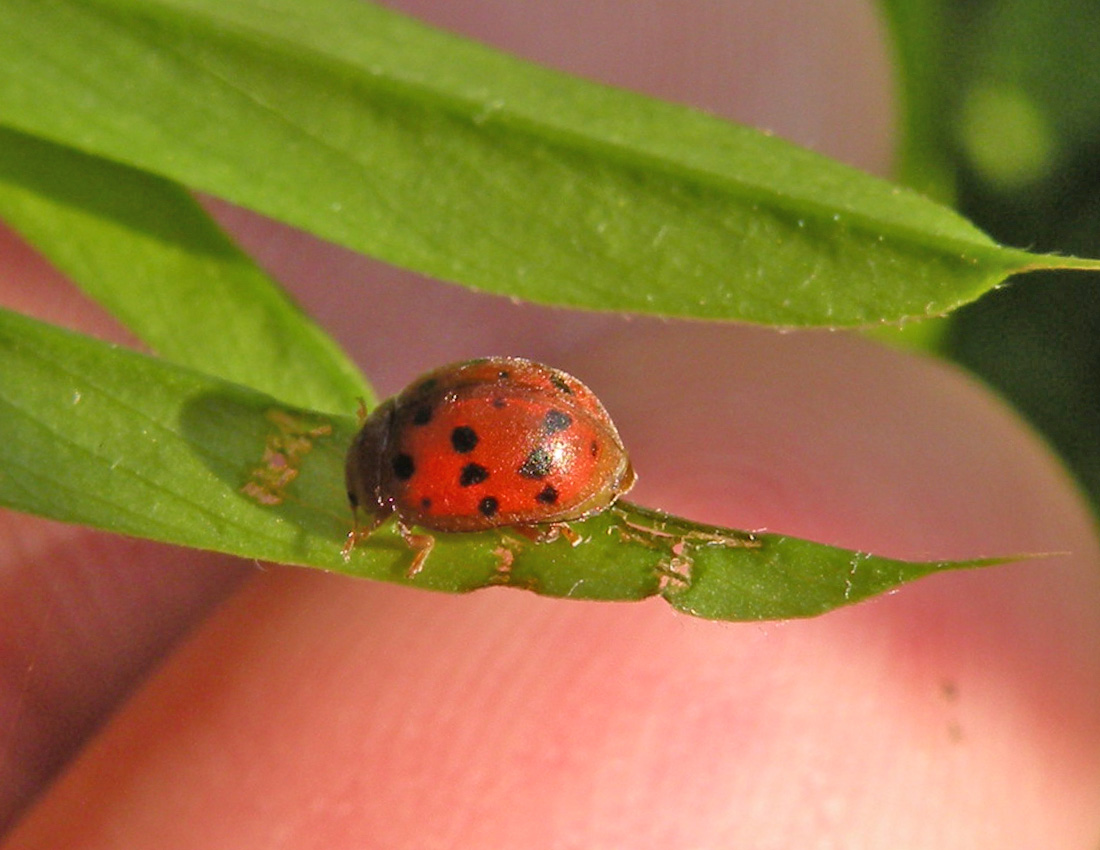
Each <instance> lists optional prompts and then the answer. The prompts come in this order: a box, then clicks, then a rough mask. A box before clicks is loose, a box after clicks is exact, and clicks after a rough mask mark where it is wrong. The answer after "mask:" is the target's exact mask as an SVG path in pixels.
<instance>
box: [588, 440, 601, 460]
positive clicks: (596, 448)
mask: <svg viewBox="0 0 1100 850" xmlns="http://www.w3.org/2000/svg"><path fill="white" fill-rule="evenodd" d="M588 453H589V454H590V455H592V457H598V456H599V454H600V444H599V443H597V442H596V441H595V440H593V441H592V443H591V444H590V445H589V446H588Z"/></svg>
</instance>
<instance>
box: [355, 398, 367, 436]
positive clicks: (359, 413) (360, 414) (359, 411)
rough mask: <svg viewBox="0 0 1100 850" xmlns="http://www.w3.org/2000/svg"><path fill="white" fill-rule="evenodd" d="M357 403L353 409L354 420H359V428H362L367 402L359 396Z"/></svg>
mask: <svg viewBox="0 0 1100 850" xmlns="http://www.w3.org/2000/svg"><path fill="white" fill-rule="evenodd" d="M357 401H358V402H359V405H358V407H356V408H355V418H356V419H358V420H359V427H360V428H362V427H363V425H365V424H366V421H367V415H368V414H367V400H366V399H365V398H363V397H362V396H359V398H358V399H357Z"/></svg>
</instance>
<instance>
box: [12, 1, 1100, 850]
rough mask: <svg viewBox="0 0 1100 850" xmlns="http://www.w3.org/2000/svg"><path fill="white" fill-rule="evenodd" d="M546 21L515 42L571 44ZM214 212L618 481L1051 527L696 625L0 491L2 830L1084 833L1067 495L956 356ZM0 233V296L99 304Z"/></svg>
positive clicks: (952, 529) (964, 544)
mask: <svg viewBox="0 0 1100 850" xmlns="http://www.w3.org/2000/svg"><path fill="white" fill-rule="evenodd" d="M473 5H474V6H479V5H480V6H483V7H485V8H487V9H489V10H490V11H487V12H486V13H485V15H486V18H487V19H493V20H497V19H499V16H497V18H494V17H493V15H492V14H490V12H491V11H493V10H492V8H491V6H492V5H493V4H489V3H485V4H473ZM496 5H499V4H496ZM546 5H547V6H549V5H551V4H546ZM605 5H606V4H605ZM601 8H602V7H601ZM418 11H430V6H429V4H427V3H422V4H420V6H419V7H418ZM603 13H604V14H608V15H610V14H611V13H610V12H609V11H607V10H606V9H604V11H603ZM563 14H564V13H563ZM828 14H829V15H835V14H836V13H835V10H834V11H830V12H829V13H828ZM697 15H698V19H696V20H695V24H696V25H697V26H699V27H700V29H702V25H701V24H700V21H701V20H703V19H704V18H705V15H704V13H702V12H697ZM691 20H692V19H691V18H690V16H689V17H687V18H686V19H685V21H684V24H685V26H686V27H687V26H689V25H690V22H691ZM564 21H565V19H564V18H563V19H562V21H561V22H559V24H558V28H557V29H554V28H553V27H549V26H546V25H545V21H544V22H542V23H543V24H544V26H543V27H542V29H540V30H539V32H540V38H542V39H550V40H551V42H550V43H554V42H553V39H558V41H557V42H556V43H558V44H572V43H573V42H574V41H575V40H576V38H577V37H578V36H577V30H572V31H571V30H570V29H569V28H568V26H567V25H566V23H565V22H564ZM521 23H522V21H519V20H518V19H516V20H513V19H506V20H505V24H512V25H515V26H517V27H518V26H519V25H520V24H521ZM822 25H823V26H824V25H825V24H822ZM608 26H609V27H610V26H611V25H610V24H608ZM685 32H686V33H688V34H683V35H682V39H689V41H690V30H685ZM505 35H507V34H505ZM505 35H501V33H500V32H497V31H493V32H487V33H486V36H487V37H489V36H494V37H496V36H500V43H509V42H508V41H507V39H506V38H505ZM528 37H529V36H528ZM597 47H598V46H597ZM665 47H666V46H664V45H657V46H655V47H653V48H652V52H654V53H656V52H657V51H659V50H660V49H664V48H665ZM592 49H593V50H594V51H596V50H597V48H592ZM668 49H670V48H668ZM677 49H678V50H679V51H681V52H683V53H684V57H683V58H682V59H681V58H677V60H676V61H677V63H680V62H688V63H690V62H692V61H703V60H701V59H698V58H697V57H695V56H694V54H693V52H692V51H690V50H687V51H684V50H683V41H682V40H681V41H680V42H679V43H678V44H677ZM668 62H669V63H670V65H671V64H673V62H672V59H669V60H668ZM609 64H610V65H612V66H613V67H619V66H620V64H621V63H617V62H614V61H610V60H609ZM856 66H857V67H856V68H854V69H853V77H855V76H856V75H857V74H856V70H857V69H858V63H856ZM676 67H679V64H676ZM791 73H792V74H794V73H795V71H794V70H792V71H791ZM804 76H805V79H801V80H800V81H799V83H798V85H799V86H807V85H810V86H812V85H824V84H825V83H826V82H827V81H826V80H824V79H823V77H824V75H820V74H805V75H804ZM619 81H623V80H619ZM633 83H634V84H635V85H636V86H638V87H643V86H644V85H645V83H646V80H645V79H644V78H643V79H637V80H634V81H633ZM788 84H791V83H788ZM830 85H835V83H830ZM665 93H667V92H665ZM822 96H823V97H825V95H822ZM773 108H776V109H779V107H773ZM800 114H801V113H800ZM742 117H743V116H742ZM828 117H829V116H824V117H823V118H822V119H821V120H822V122H823V123H822V128H823V129H822V130H821V133H820V137H821V138H830V139H831V138H834V137H835V138H845V139H846V141H844V142H843V143H841V142H837V143H836V148H835V149H834V152H837V153H839V152H842V151H843V152H847V153H848V154H849V158H852V159H857V160H858V158H859V152H860V151H861V150H862V151H863V152H864V153H863V155H864V156H865V157H866V159H864V160H863V164H864V165H867V166H869V167H872V166H875V165H876V164H877V165H881V163H877V161H876V159H875V157H876V156H878V155H879V152H880V151H881V150H882V147H881V138H877V139H865V138H860V135H861V133H860V129H861V128H859V127H850V128H848V132H849V133H850V134H851V138H848V137H843V135H842V134H843V131H844V128H843V127H840V128H838V127H836V126H834V125H833V124H831V123H830V124H826V119H827V118H828ZM792 120H794V119H792ZM802 120H804V116H803V119H802ZM848 121H849V123H850V117H849V119H848ZM773 123H774V122H773ZM795 123H796V122H795ZM872 123H873V121H872ZM875 126H879V127H883V126H885V125H884V124H878V125H875ZM833 134H841V135H839V136H834V135H833ZM811 135H812V134H811ZM863 135H866V133H865V132H864V133H863ZM861 146H862V147H861ZM217 211H218V214H219V215H221V216H222V217H223V218H224V220H225V221H227V223H228V224H229V225H230V226H231V227H232V228H233V229H234V232H236V233H237V234H238V236H240V237H241V238H242V239H243V240H244V241H246V243H247V244H249V245H250V246H251V247H252V248H254V249H255V250H256V252H257V254H258V255H260V256H261V257H263V258H264V260H265V262H266V263H267V264H268V265H269V267H270V268H273V269H275V270H276V272H277V274H278V275H279V276H280V278H282V279H285V280H287V281H288V282H289V283H290V285H291V286H292V287H293V288H294V291H295V292H296V293H297V294H298V296H299V297H300V298H302V300H303V301H304V302H305V303H306V304H307V305H308V306H309V307H310V309H311V310H312V311H314V312H315V313H316V314H317V315H319V316H320V317H321V318H322V320H323V321H324V322H325V324H326V325H328V326H330V327H332V328H333V330H334V332H335V333H336V334H337V335H338V336H339V337H340V338H341V340H342V341H343V342H345V343H346V344H347V345H348V347H349V348H350V349H351V350H352V351H353V352H354V353H356V355H357V356H358V357H359V359H360V361H361V362H362V363H363V364H364V366H365V367H366V368H367V369H368V372H369V373H370V374H371V375H372V376H374V377H376V378H377V381H378V385H379V387H380V389H382V390H384V391H393V390H396V389H398V388H399V387H400V386H401V384H403V383H404V382H405V381H407V380H408V379H410V378H412V377H413V376H414V375H415V374H416V373H417V372H419V371H421V370H422V369H424V368H428V367H430V366H432V365H437V364H439V363H442V362H446V361H447V360H450V359H456V358H462V357H468V356H473V355H475V354H492V353H511V354H522V355H527V356H535V357H538V358H541V359H546V360H549V361H551V362H553V363H554V365H557V366H561V367H562V368H565V369H567V370H569V371H570V372H572V373H574V374H576V375H577V376H578V377H580V378H581V379H582V380H584V381H585V382H586V383H588V384H589V385H590V386H591V387H593V389H595V390H596V391H597V392H598V393H599V395H600V396H601V398H602V400H603V401H604V403H605V404H606V406H607V407H608V409H609V410H610V411H611V413H612V415H613V416H614V418H615V420H616V423H617V424H618V426H619V429H620V431H621V433H622V436H623V438H624V441H625V442H626V444H627V446H628V447H629V448H630V451H631V455H632V458H633V461H634V465H635V467H636V468H637V470H638V471H639V473H640V476H641V479H640V483H639V485H638V487H637V488H636V490H635V492H634V493H632V494H631V497H632V498H635V499H636V500H637V501H639V502H642V503H646V504H652V505H655V506H659V507H661V508H664V509H667V510H670V511H673V512H675V513H677V514H681V515H684V516H689V517H693V518H697V519H700V520H704V521H708V522H717V523H724V524H729V525H734V526H737V527H743V528H765V529H768V530H774V531H782V532H786V533H791V534H795V535H799V536H804V537H810V538H813V539H817V540H822V541H824V542H829V543H835V544H838V545H845V546H850V547H857V548H861V549H869V550H872V551H876V552H881V553H882V554H886V555H892V556H896V557H906V558H966V557H972V556H975V555H982V554H997V553H1013V552H1064V553H1069V554H1066V555H1058V556H1052V557H1046V558H1040V559H1032V560H1028V561H1024V562H1021V563H1017V564H1013V565H1009V566H1004V567H997V568H991V569H986V570H980V571H971V572H965V573H952V574H943V575H938V576H935V577H931V578H928V579H925V580H922V581H920V582H918V583H916V584H912V585H908V586H906V587H904V588H902V589H901V590H899V591H898V592H896V593H894V594H891V595H888V596H883V597H880V598H877V599H874V600H871V601H869V602H866V603H863V604H860V605H857V606H853V607H852V608H849V609H845V610H841V611H838V612H834V613H832V614H829V615H826V616H823V617H819V618H815V619H812V620H804V621H790V622H784V623H764V624H752V623H750V624H722V623H709V622H705V621H700V620H695V619H692V618H690V617H687V616H684V615H680V614H676V613H675V612H673V611H672V610H671V609H670V608H668V607H667V606H665V605H664V604H663V603H661V602H659V601H651V602H646V603H640V604H601V603H580V602H563V601H556V600H549V599H542V598H540V597H536V596H534V595H531V594H527V593H522V592H518V591H514V590H504V589H494V590H487V591H480V592H478V593H475V594H471V595H468V596H463V597H454V596H446V595H439V594H432V593H427V592H422V591H415V590H411V589H406V588H399V587H393V586H388V585H383V584H376V583H371V582H365V581H357V580H354V579H350V578H346V577H343V576H338V575H326V574H321V573H318V572H314V571H309V570H301V569H292V568H285V567H272V566H263V567H259V566H257V565H252V564H243V565H242V564H240V563H239V562H235V561H232V560H231V559H227V558H221V557H219V556H213V555H208V554H203V553H194V552H188V551H183V550H178V549H172V548H168V547H163V546H157V545H153V544H148V543H144V542H138V541H131V540H124V539H121V538H117V537H113V536H110V535H101V534H97V533H93V532H88V531H84V530H76V529H71V528H68V527H65V526H60V525H57V524H53V523H47V522H45V521H42V520H37V519H31V518H26V517H22V516H18V515H14V514H3V515H0V522H2V524H3V533H2V535H0V604H2V605H3V609H4V610H5V612H6V613H5V618H4V620H3V622H2V623H0V759H3V761H2V762H0V807H2V808H0V811H6V812H15V811H18V810H23V811H24V812H25V814H24V817H23V819H22V821H21V823H20V824H19V825H18V826H17V827H16V828H14V830H13V831H12V832H11V833H10V834H9V835H8V837H7V840H6V842H3V843H0V848H3V850H11V848H57V847H65V848H89V850H91V848H108V847H110V848H129V847H157V848H166V850H171V848H176V847H181V848H182V847H188V848H191V847H233V848H245V850H247V848H252V847H256V848H261V847H262V848H269V847H273V846H277V847H287V848H295V850H297V848H331V850H341V848H344V847H347V848H353V847H354V848H361V847H384V848H402V847H409V848H414V847H417V848H418V847H472V848H473V847H476V848H484V847H524V848H572V847H577V848H596V847H601V848H602V847H607V848H627V847H629V848H655V850H656V848H662V850H664V848H679V847H751V848H804V847H819V846H838V847H854V848H874V847H884V848H886V847H888V848H897V847H905V848H918V850H919V848H973V847H982V848H984V847H997V848H999V849H1000V848H1017V847H1018V848H1034V847H1043V848H1063V847H1064V848H1084V847H1094V846H1095V845H1096V843H1097V839H1098V838H1100V614H1098V612H1100V571H1098V569H1097V567H1098V566H1100V547H1098V545H1097V539H1096V536H1095V531H1094V526H1093V520H1092V519H1091V516H1090V514H1089V512H1088V510H1087V508H1086V506H1085V504H1084V502H1083V501H1082V499H1081V497H1080V495H1079V494H1078V493H1077V492H1076V491H1075V490H1074V488H1073V485H1072V483H1071V482H1070V480H1069V478H1068V476H1067V475H1066V473H1065V472H1064V471H1063V470H1062V469H1061V468H1060V466H1059V465H1058V462H1057V461H1056V460H1055V458H1054V457H1053V456H1052V455H1051V453H1050V452H1049V450H1048V449H1046V448H1045V447H1044V446H1043V445H1042V443H1041V442H1040V441H1039V440H1038V439H1037V438H1036V437H1035V435H1034V434H1033V433H1031V432H1030V431H1029V430H1028V429H1027V428H1026V426H1024V425H1023V424H1022V423H1021V422H1020V421H1019V419H1018V418H1017V417H1016V416H1015V415H1014V414H1013V413H1012V412H1011V411H1010V410H1009V409H1007V408H1006V407H1005V406H1004V405H1003V404H1002V403H1000V402H999V401H998V400H996V399H995V398H993V397H991V395H990V394H989V393H988V392H987V391H985V390H984V389H983V388H982V387H981V386H979V385H978V384H977V383H976V382H975V381H973V380H972V379H970V378H968V377H966V376H965V375H963V374H962V373H960V372H959V371H958V370H956V369H953V368H952V367H950V366H948V365H946V364H943V363H940V362H937V361H934V360H931V359H926V358H922V357H918V356H913V355H907V354H903V353H900V352H896V351H890V350H886V349H884V348H883V347H882V346H880V345H877V344H875V343H872V342H869V341H867V340H864V339H860V338H857V337H852V336H848V335H839V334H825V333H806V334H785V335H780V334H775V333H772V332H769V331H765V330H759V329H746V328H734V327H726V326H718V325H704V324H699V323H681V322H671V323H665V322H661V321H657V320H649V319H634V320H630V321H628V320H623V319H619V318H607V317H595V316H587V315H586V316H578V315H575V314H569V313H563V312H558V311H551V310H544V309H538V308H532V307H523V306H517V305H512V304H510V303H502V302H501V301H500V300H497V299H490V298H485V297H479V296H476V295H472V294H469V293H464V292H461V291H459V290H455V289H451V288H447V287H444V286H442V285H440V284H435V283H431V282H426V281H420V280H413V279H411V278H405V277H403V276H400V275H397V274H396V273H394V272H391V271H387V270H384V269H381V268H380V267H376V266H373V265H369V264H367V263H366V262H365V261H363V260H361V259H358V258H353V257H350V256H349V255H347V254H345V253H342V252H339V251H337V250H336V249H333V248H331V247H330V246H321V245H318V244H317V243H314V242H311V241H309V240H308V239H306V238H305V237H303V236H300V235H297V234H292V233H289V232H288V231H286V230H285V229H282V228H279V227H278V226H276V225H272V224H269V223H266V222H260V221H257V220H255V219H253V218H249V217H247V216H243V215H241V214H239V213H233V212H231V211H226V210H224V209H222V208H218V209H217ZM0 247H3V248H6V250H0V299H2V302H3V303H4V304H7V305H15V306H18V307H19V308H20V309H25V310H27V311H30V312H34V313H36V314H38V315H46V316H49V317H51V318H53V319H56V320H59V321H63V322H65V323H67V324H70V325H73V326H79V327H85V328H87V329H90V330H93V331H95V332H98V333H101V334H105V335H112V334H116V333H118V332H117V330H115V329H113V328H112V327H111V326H110V324H109V323H108V322H106V321H105V320H104V319H102V318H101V317H100V316H99V315H98V314H96V313H94V312H93V311H89V310H88V309H87V308H86V307H85V306H84V305H83V303H82V302H80V301H79V300H78V299H77V298H76V297H75V296H73V295H72V294H71V293H70V292H69V291H68V290H67V289H66V288H65V287H64V286H63V285H61V284H60V283H59V282H58V280H57V278H56V276H55V275H53V274H52V273H51V272H50V271H49V270H48V269H46V268H45V266H44V265H43V264H42V263H41V262H39V261H38V260H36V259H35V258H34V257H33V256H32V255H31V254H30V253H29V252H27V251H25V250H22V249H20V248H19V247H18V246H17V245H15V244H14V243H12V242H11V241H8V242H6V243H4V244H3V245H0ZM368 278H369V279H372V280H373V281H374V282H373V283H367V284H364V280H366V279H368ZM399 283H400V284H401V287H400V288H399V287H398V284H399ZM1025 285H1026V284H1025ZM410 304H412V305H416V309H415V311H413V309H412V308H411V307H410ZM356 305H358V311H357V312H353V311H352V309H351V308H352V306H356ZM410 326H411V327H415V329H416V331H417V333H416V334H415V336H416V337H421V338H422V344H419V343H418V345H417V346H416V348H415V350H411V349H410V347H409V345H410V344H409V340H410V334H409V330H408V329H409V327H410ZM216 603H220V604H216ZM177 639H178V642H176V641H177ZM111 709H113V713H112V714H111V716H110V718H109V720H107V721H106V723H105V725H104V726H103V727H102V729H101V730H99V731H98V732H95V731H93V730H92V728H91V727H92V725H93V724H94V723H95V722H96V721H97V719H98V718H100V717H102V716H104V715H105V713H106V712H108V711H110V710H111ZM61 765H64V766H65V769H64V771H63V772H62V774H61V776H60V778H59V779H56V780H53V781H51V777H52V771H53V770H54V768H55V767H57V766H61Z"/></svg>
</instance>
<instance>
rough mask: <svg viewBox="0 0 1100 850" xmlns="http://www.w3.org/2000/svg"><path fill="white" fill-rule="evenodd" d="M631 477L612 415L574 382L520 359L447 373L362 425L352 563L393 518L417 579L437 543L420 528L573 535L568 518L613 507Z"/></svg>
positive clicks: (351, 492) (351, 458)
mask: <svg viewBox="0 0 1100 850" xmlns="http://www.w3.org/2000/svg"><path fill="white" fill-rule="evenodd" d="M634 478H635V476H634V470H633V468H632V467H631V465H630V459H629V458H628V457H627V454H626V449H624V448H623V444H622V441H621V440H620V439H619V433H618V431H617V430H616V429H615V425H614V424H613V423H612V422H611V417H609V416H608V415H607V411H606V410H604V407H603V405H602V404H601V403H600V401H599V399H597V398H596V396H595V394H594V393H593V392H592V391H591V390H590V389H588V387H586V386H585V385H584V384H582V383H581V382H580V381H578V380H577V379H576V378H574V377H573V376H572V375H568V374H566V373H565V372H562V371H560V370H558V369H553V368H551V367H549V366H544V365H542V364H541V363H535V362H532V361H530V360H524V359H522V358H519V357H487V358H483V359H480V360H468V361H465V362H462V363H455V364H452V365H450V366H443V367H442V368H439V369H436V370H435V371H432V372H429V373H427V374H426V375H422V376H421V377H420V378H418V379H417V380H415V381H414V382H413V383H412V384H410V385H409V386H408V387H407V388H406V389H404V390H403V391H402V392H401V393H400V394H398V395H397V396H395V397H394V398H391V399H388V400H387V401H385V402H383V403H382V404H380V405H379V406H378V407H376V408H375V409H374V410H373V411H372V412H371V414H370V415H369V416H366V417H365V418H364V419H363V425H362V428H361V429H360V431H359V433H358V434H357V435H356V437H355V440H354V441H353V442H352V444H351V448H350V449H349V450H348V454H347V460H346V463H345V481H346V484H347V491H348V499H349V501H350V502H351V508H352V513H353V515H354V516H355V527H354V528H353V529H352V531H351V533H350V534H349V535H348V541H347V544H346V545H345V547H344V556H345V558H346V557H348V556H350V552H351V549H352V548H353V547H354V546H355V543H356V542H357V541H358V540H360V539H364V538H366V537H368V536H369V535H370V534H371V532H373V531H374V530H375V529H376V528H378V527H379V526H380V525H382V523H384V522H385V521H386V520H387V519H389V518H390V516H391V515H393V516H396V522H397V529H398V531H399V532H400V533H401V536H402V537H403V538H404V540H405V542H406V543H407V544H408V545H409V546H410V547H411V548H412V549H413V550H414V551H415V553H416V554H415V557H414V559H413V564H412V567H411V568H410V575H412V574H415V573H416V572H417V571H419V569H420V568H421V566H423V563H424V560H425V559H426V558H427V556H428V553H429V552H430V551H431V548H432V545H433V544H434V542H435V538H434V537H432V535H431V534H430V533H429V534H414V533H413V532H412V530H411V527H412V526H417V527H419V528H420V529H425V530H427V531H443V532H469V531H484V530H486V529H491V528H499V527H502V526H509V527H513V528H515V529H516V530H518V531H520V532H521V533H523V534H525V536H528V537H531V538H532V539H534V540H536V541H541V540H549V539H553V538H554V537H556V536H557V534H558V533H564V535H565V536H567V537H568V536H569V532H568V526H566V525H564V524H565V523H566V522H568V521H570V520H576V519H581V518H583V517H587V516H590V515H592V514H595V513H598V512H600V511H602V510H604V509H606V508H608V507H610V506H611V505H612V504H613V503H614V502H615V500H616V499H618V498H619V496H621V495H622V494H623V493H626V492H627V491H628V490H629V489H630V488H631V487H632V486H633V484H634ZM360 511H362V513H363V514H365V515H366V517H365V521H364V522H363V523H362V524H360V522H359V512H360ZM570 539H572V538H570Z"/></svg>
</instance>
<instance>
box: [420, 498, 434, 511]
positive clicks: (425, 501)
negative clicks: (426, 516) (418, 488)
mask: <svg viewBox="0 0 1100 850" xmlns="http://www.w3.org/2000/svg"><path fill="white" fill-rule="evenodd" d="M431 506H432V500H431V499H429V498H428V497H427V496H421V497H420V509H421V510H424V511H426V510H429V509H430V508H431Z"/></svg>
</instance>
